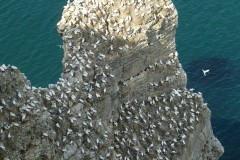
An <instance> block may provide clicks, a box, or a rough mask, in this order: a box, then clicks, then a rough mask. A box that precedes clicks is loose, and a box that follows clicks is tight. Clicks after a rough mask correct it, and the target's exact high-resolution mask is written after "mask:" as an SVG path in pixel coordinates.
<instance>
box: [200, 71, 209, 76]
mask: <svg viewBox="0 0 240 160" xmlns="http://www.w3.org/2000/svg"><path fill="white" fill-rule="evenodd" d="M202 71H203V74H204V76H206V75H207V73H208V72H209V71H210V70H209V69H207V70H203V69H202Z"/></svg>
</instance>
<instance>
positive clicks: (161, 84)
mask: <svg viewBox="0 0 240 160" xmlns="http://www.w3.org/2000/svg"><path fill="white" fill-rule="evenodd" d="M177 18H178V17H177V11H176V9H175V8H174V5H173V3H172V2H171V1H170V0H164V1H163V0H145V1H134V0H130V1H127V2H125V1H121V0H116V1H103V0H102V1H98V2H95V1H94V0H87V1H82V0H75V1H74V2H72V3H68V4H67V5H66V6H65V8H64V11H63V15H62V19H61V20H60V21H59V23H58V24H57V26H58V31H59V33H60V34H61V36H62V39H63V48H64V59H63V61H62V63H63V66H64V70H63V73H62V75H61V77H60V79H59V81H58V82H57V83H56V84H50V85H49V87H48V88H35V87H31V84H30V82H29V81H28V80H27V79H26V77H25V76H24V75H23V74H22V73H20V71H19V70H18V69H17V68H16V67H14V66H5V65H3V66H1V67H0V77H1V78H0V89H1V90H0V91H1V92H0V99H1V101H0V114H1V116H0V127H1V130H0V136H1V137H0V138H1V139H0V159H26V160H33V159H44V160H47V159H49V160H50V159H51V160H55V159H56V160H59V159H62V160H66V159H71V160H75V159H76V160H79V159H164V160H165V159H166V160H167V159H177V160H186V159H192V160H206V159H209V160H210V159H213V160H214V159H218V158H219V157H220V156H221V155H222V154H223V147H222V146H221V144H220V142H219V141H218V140H217V139H216V138H215V137H214V135H213V132H212V129H211V124H210V116H211V115H210V111H209V109H208V108H207V106H206V104H204V102H203V98H202V95H201V93H194V92H193V91H192V90H188V89H186V81H187V78H186V74H185V72H184V71H183V69H182V67H181V64H180V63H179V62H178V54H177V52H176V48H175V32H176V27H177Z"/></svg>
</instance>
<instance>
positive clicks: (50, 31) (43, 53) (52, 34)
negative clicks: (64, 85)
mask: <svg viewBox="0 0 240 160" xmlns="http://www.w3.org/2000/svg"><path fill="white" fill-rule="evenodd" d="M0 2H1V3H0V4H1V5H0V56H1V58H0V64H3V63H5V64H12V65H15V66H17V67H18V68H19V69H20V70H21V71H22V72H24V73H25V75H26V76H27V77H28V78H29V79H30V80H31V82H32V84H33V85H35V86H42V87H45V86H47V85H48V84H49V83H54V82H56V81H57V79H58V77H59V76H60V74H61V71H62V65H61V60H62V57H63V51H62V49H60V48H59V47H58V46H57V45H59V44H61V43H62V40H61V38H60V36H59V34H58V33H57V30H56V23H57V22H58V21H59V20H60V18H61V14H62V10H63V5H65V4H66V1H63V0H58V1H46V0H37V1H33V0H23V1H15V0H8V1H4V0H0Z"/></svg>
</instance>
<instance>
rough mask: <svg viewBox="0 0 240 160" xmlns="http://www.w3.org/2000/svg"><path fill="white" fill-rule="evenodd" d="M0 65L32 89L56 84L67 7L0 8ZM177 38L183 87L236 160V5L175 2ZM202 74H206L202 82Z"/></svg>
mask: <svg viewBox="0 0 240 160" xmlns="http://www.w3.org/2000/svg"><path fill="white" fill-rule="evenodd" d="M0 4H1V5H0V13H1V14H0V56H1V58H0V64H3V63H5V64H12V65H15V66H17V67H18V68H20V70H21V71H22V72H24V73H25V75H26V76H27V77H28V79H30V80H31V82H32V84H33V85H35V86H41V87H45V86H47V85H48V84H49V83H55V82H56V81H57V79H58V77H59V76H60V74H61V71H62V65H61V60H62V57H63V51H62V50H61V49H60V48H59V47H57V45H59V44H61V43H62V41H61V38H60V36H59V35H58V33H57V31H56V23H57V22H58V21H59V20H60V17H61V13H62V10H63V5H64V4H66V1H63V0H60V1H46V0H45V1H43V0H38V1H33V0H27V1H14V0H8V1H3V0H1V3H0ZM174 4H175V5H176V8H177V10H178V12H179V27H178V30H177V35H176V39H177V41H176V43H177V50H178V52H179V55H180V61H181V62H182V65H183V67H184V69H185V70H186V72H187V74H188V87H191V88H195V89H196V91H201V92H202V93H203V95H204V98H205V101H206V102H207V103H208V104H209V108H210V109H211V111H212V126H213V130H214V134H215V135H216V136H217V137H218V138H219V140H220V141H221V143H222V144H223V146H224V148H225V154H224V155H223V157H222V158H221V160H239V159H240V136H239V135H240V92H239V90H240V83H239V79H240V63H239V61H240V45H239V42H240V36H239V35H238V34H239V33H240V27H239V26H240V10H239V8H240V1H238V0H227V1H226V0H203V1H196V0H188V1H181V0H174ZM202 69H210V74H209V75H208V76H206V77H204V76H203V74H202V71H201V70H202Z"/></svg>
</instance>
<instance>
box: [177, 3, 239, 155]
mask: <svg viewBox="0 0 240 160" xmlns="http://www.w3.org/2000/svg"><path fill="white" fill-rule="evenodd" d="M174 4H175V6H176V8H177V10H178V13H179V27H178V30H177V35H176V44H177V50H178V52H179V55H180V61H181V62H182V65H183V67H184V69H185V70H186V72H187V74H188V87H191V88H195V89H196V90H197V91H201V92H202V93H203V95H204V99H205V101H206V102H207V103H208V104H209V105H208V106H209V108H210V109H211V111H212V126H213V131H214V134H215V135H216V136H217V137H218V139H219V140H220V141H221V143H222V145H223V146H224V148H225V153H224V155H223V157H222V158H221V160H239V159H240V63H239V62H240V45H239V44H240V36H239V33H240V10H239V8H240V1H239V0H227V1H226V0H203V1H194V0H189V1H181V0H174ZM201 69H210V74H209V75H208V76H206V77H204V76H203V73H202V71H201Z"/></svg>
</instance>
